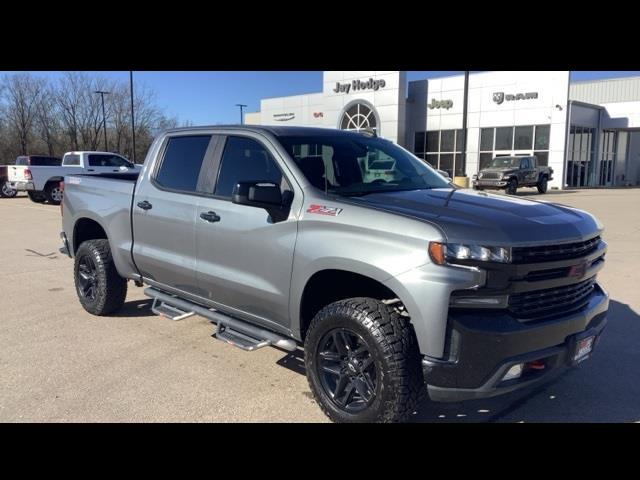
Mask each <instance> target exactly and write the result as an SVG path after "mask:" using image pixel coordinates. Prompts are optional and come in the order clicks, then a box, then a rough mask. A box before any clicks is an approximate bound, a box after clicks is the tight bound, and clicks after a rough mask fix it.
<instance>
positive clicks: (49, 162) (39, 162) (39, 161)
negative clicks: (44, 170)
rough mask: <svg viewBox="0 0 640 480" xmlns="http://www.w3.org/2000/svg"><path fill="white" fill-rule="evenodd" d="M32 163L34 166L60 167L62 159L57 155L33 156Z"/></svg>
mask: <svg viewBox="0 0 640 480" xmlns="http://www.w3.org/2000/svg"><path fill="white" fill-rule="evenodd" d="M30 165H32V166H34V167H59V166H60V165H62V160H61V159H59V158H56V157H31V162H30Z"/></svg>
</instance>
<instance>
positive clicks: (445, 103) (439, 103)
mask: <svg viewBox="0 0 640 480" xmlns="http://www.w3.org/2000/svg"><path fill="white" fill-rule="evenodd" d="M427 107H429V108H430V109H432V110H433V109H434V108H446V109H447V110H449V109H450V108H451V107H453V100H436V99H435V98H432V99H431V103H429V104H428V105H427Z"/></svg>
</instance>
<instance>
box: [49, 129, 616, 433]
mask: <svg viewBox="0 0 640 480" xmlns="http://www.w3.org/2000/svg"><path fill="white" fill-rule="evenodd" d="M318 146H320V147H322V148H320V149H317V148H316V147H318ZM312 147H313V148H316V151H318V150H319V151H322V152H324V154H323V155H316V156H308V155H303V154H302V153H301V152H308V151H310V150H311V149H312ZM325 147H326V148H325ZM368 154H384V155H386V156H389V157H391V158H392V159H393V160H394V166H393V170H394V178H395V180H394V181H390V182H365V181H363V180H364V173H365V172H364V169H363V166H362V164H361V162H359V160H358V159H359V158H362V157H363V156H365V155H368ZM142 172H143V173H141V174H138V173H137V172H136V173H131V174H126V175H121V176H116V175H112V174H102V175H97V176H92V177H87V176H82V175H72V174H69V175H67V176H66V177H65V186H64V188H65V191H64V199H63V204H62V225H63V231H62V232H61V239H62V243H63V246H62V248H61V249H60V250H61V252H63V253H66V254H68V255H69V256H70V257H72V258H73V259H74V280H75V286H76V291H77V294H78V299H79V302H80V304H81V305H82V307H83V308H84V309H85V310H86V311H88V312H89V313H91V314H94V315H110V314H111V313H113V312H116V311H117V310H118V309H120V308H121V307H122V305H123V303H124V301H125V297H126V292H127V281H128V280H132V281H134V282H135V283H136V285H138V286H143V285H147V286H148V287H147V288H146V289H145V291H144V292H145V294H146V295H147V296H149V297H151V298H152V299H153V307H152V310H153V312H155V313H157V314H160V315H163V316H165V317H167V318H170V319H173V320H180V319H182V318H186V317H188V316H190V315H193V314H197V315H201V316H203V317H205V318H207V319H209V320H210V321H211V322H213V323H216V324H217V331H216V334H215V335H216V338H218V339H220V340H223V341H226V342H228V343H229V344H231V345H234V346H237V347H240V348H242V349H244V350H247V351H252V350H255V349H257V348H261V347H264V346H268V345H272V346H276V347H278V348H281V349H284V350H289V351H294V350H296V349H297V348H298V347H303V348H304V362H305V367H306V375H307V378H308V380H309V385H310V389H311V391H312V392H313V395H314V397H315V399H316V400H317V402H318V404H319V405H320V407H321V408H322V410H323V411H324V412H325V413H326V414H327V415H328V416H329V417H330V418H331V419H332V420H334V421H344V422H355V421H359V422H373V421H400V420H406V419H408V418H410V417H411V414H412V413H413V412H414V410H415V409H416V407H417V405H418V403H419V401H420V398H421V396H422V395H423V393H424V392H425V390H426V392H427V393H428V395H429V397H430V398H431V400H433V401H459V400H467V399H477V398H485V397H491V396H494V395H499V394H502V393H506V392H510V391H513V390H517V389H520V388H523V387H527V386H531V385H534V384H539V383H540V382H543V381H545V380H548V379H550V378H552V377H553V376H554V374H555V373H559V372H560V371H561V370H562V369H563V368H565V367H569V366H575V365H577V364H578V363H581V362H582V361H583V360H585V359H586V358H588V357H589V356H590V354H591V352H592V349H593V347H594V345H596V341H597V339H598V338H599V336H600V334H601V332H602V331H603V329H604V327H605V324H606V316H607V309H608V305H609V297H608V294H607V293H606V292H605V290H604V289H602V288H601V287H600V285H599V283H598V281H597V278H596V275H597V273H598V272H599V271H600V270H601V269H602V268H603V266H604V262H605V252H606V250H607V245H606V243H605V242H604V241H603V240H602V238H601V234H602V226H601V224H600V223H599V222H598V221H597V220H596V218H595V217H593V216H592V215H590V214H588V213H586V212H583V211H580V210H577V209H574V208H569V207H565V206H561V205H554V204H551V203H546V202H545V203H543V202H535V201H530V200H526V199H520V198H519V199H515V198H511V197H508V196H502V195H492V194H487V193H481V192H475V191H473V190H469V189H461V188H458V187H456V186H454V185H452V184H450V183H449V182H447V181H446V180H445V179H443V178H442V176H440V175H439V174H438V173H436V172H435V171H434V170H433V169H432V168H430V167H429V166H427V165H426V164H425V163H424V162H422V161H420V160H419V159H417V158H416V157H415V156H414V155H412V154H410V153H409V152H407V151H406V150H404V149H402V148H401V147H399V146H397V145H395V144H393V143H392V142H390V141H387V140H384V139H381V138H376V137H372V136H370V135H364V134H362V133H357V132H348V131H341V130H333V129H323V128H303V127H266V126H247V125H245V126H229V127H224V126H216V127H197V128H195V127H193V128H181V129H175V130H170V131H167V132H165V133H163V134H161V135H160V136H159V137H158V138H157V139H156V140H155V141H154V142H153V144H152V145H151V147H150V149H149V152H148V154H147V158H146V160H145V168H144V169H143V171H142ZM230 368H233V367H230ZM425 384H426V389H425V388H424V385H425Z"/></svg>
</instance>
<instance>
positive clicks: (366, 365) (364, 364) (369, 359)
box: [360, 356, 373, 371]
mask: <svg viewBox="0 0 640 480" xmlns="http://www.w3.org/2000/svg"><path fill="white" fill-rule="evenodd" d="M372 363H373V357H372V356H369V357H367V358H366V359H364V360H363V361H362V366H361V367H360V368H361V369H362V371H365V370H366V369H367V368H369V367H370V366H371V364H372Z"/></svg>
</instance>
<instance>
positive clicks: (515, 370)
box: [502, 363, 522, 382]
mask: <svg viewBox="0 0 640 480" xmlns="http://www.w3.org/2000/svg"><path fill="white" fill-rule="evenodd" d="M521 376H522V363H519V364H517V365H514V366H513V367H511V368H510V369H509V370H507V373H505V374H504V377H502V381H503V382H504V381H506V380H513V379H514V378H520V377H521Z"/></svg>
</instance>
